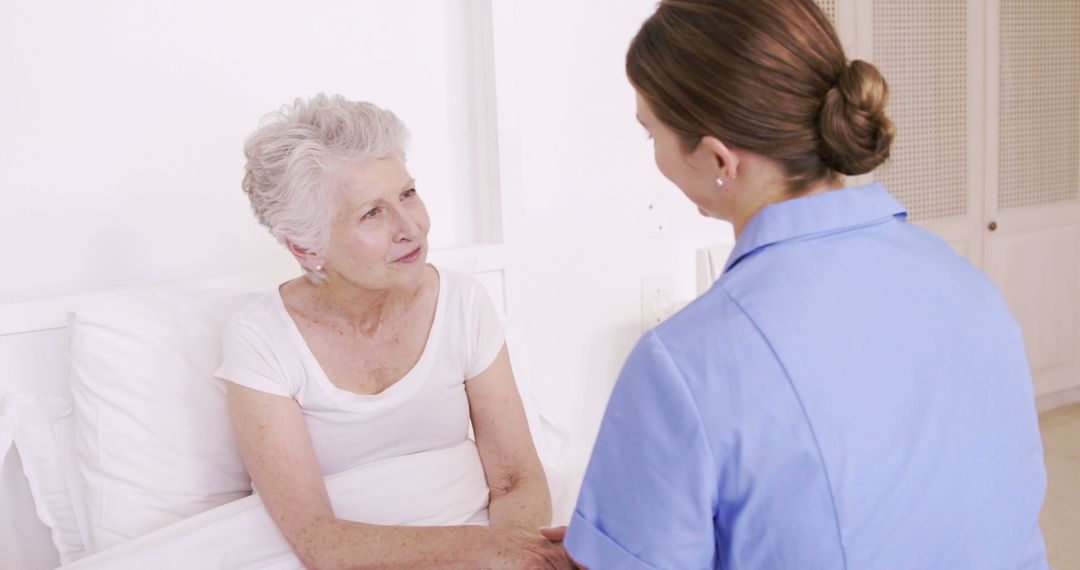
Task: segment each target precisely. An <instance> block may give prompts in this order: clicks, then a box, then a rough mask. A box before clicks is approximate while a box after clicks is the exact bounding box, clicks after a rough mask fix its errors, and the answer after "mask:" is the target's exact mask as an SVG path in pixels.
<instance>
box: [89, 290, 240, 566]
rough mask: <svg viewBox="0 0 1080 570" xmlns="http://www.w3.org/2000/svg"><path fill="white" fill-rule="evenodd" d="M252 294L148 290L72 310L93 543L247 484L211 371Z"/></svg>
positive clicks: (108, 542) (236, 493) (103, 543)
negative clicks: (228, 328)
mask: <svg viewBox="0 0 1080 570" xmlns="http://www.w3.org/2000/svg"><path fill="white" fill-rule="evenodd" d="M254 297H255V294H254V293H238V292H236V291H221V290H216V291H214V290H173V291H151V292H141V293H131V294H125V295H121V296H118V297H115V298H112V299H110V300H107V301H105V302H102V303H99V304H96V305H92V306H87V307H83V308H80V309H78V310H76V311H74V312H73V313H72V314H71V315H70V317H69V327H70V332H71V366H72V368H71V370H72V377H71V389H72V396H73V409H74V418H75V451H76V457H77V461H78V467H79V472H80V473H81V475H82V477H83V479H84V481H83V484H84V485H85V489H84V491H85V493H84V495H85V497H86V505H85V508H86V513H87V523H88V540H89V544H88V545H87V546H88V551H89V552H97V551H100V550H102V549H105V548H108V547H110V546H113V545H115V544H118V543H121V542H124V541H126V540H128V539H131V538H134V537H136V536H139V535H142V534H145V533H147V532H150V531H152V530H155V529H158V528H161V527H164V526H166V525H168V524H170V523H173V522H175V521H179V520H181V519H184V518H187V517H189V516H191V515H194V514H196V513H199V512H202V511H205V510H207V509H210V508H212V507H215V506H217V505H221V504H223V503H227V502H229V501H232V500H234V499H237V498H240V497H243V496H245V495H247V494H249V493H250V491H251V481H250V479H249V478H248V476H247V473H246V471H245V470H244V465H243V461H242V460H241V457H240V453H239V451H238V449H237V446H236V442H235V440H234V438H233V434H232V429H231V426H230V425H229V419H228V411H227V408H226V401H225V388H224V386H223V384H222V382H221V380H218V379H215V378H214V377H213V372H214V370H215V369H216V368H217V367H218V365H219V364H220V363H221V335H222V331H223V329H224V326H225V322H226V321H227V320H228V318H229V317H230V316H231V315H232V314H233V313H234V312H235V311H236V310H237V309H239V308H240V307H241V306H243V305H244V304H246V303H248V302H249V301H250V300H251V299H253V298H254Z"/></svg>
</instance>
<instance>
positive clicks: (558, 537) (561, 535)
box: [540, 525, 589, 570]
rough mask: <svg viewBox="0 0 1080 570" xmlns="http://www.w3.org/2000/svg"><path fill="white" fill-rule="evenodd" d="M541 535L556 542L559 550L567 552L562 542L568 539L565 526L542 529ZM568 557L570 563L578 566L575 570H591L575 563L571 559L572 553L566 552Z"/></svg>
mask: <svg viewBox="0 0 1080 570" xmlns="http://www.w3.org/2000/svg"><path fill="white" fill-rule="evenodd" d="M540 534H542V535H544V538H546V539H548V540H550V541H551V542H554V543H556V544H558V545H559V548H562V550H563V552H566V547H564V546H563V545H562V541H563V540H565V539H566V526H565V525H564V526H556V527H552V528H542V529H540ZM566 557H567V558H569V559H570V561H571V562H573V563H574V564H575V565H576V566H574V567H575V568H580V569H581V570H589V569H588V568H586V567H584V566H582V565H581V564H578V563H577V562H576V561H574V559H573V558H570V553H569V552H566Z"/></svg>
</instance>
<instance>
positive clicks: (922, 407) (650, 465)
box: [566, 184, 1047, 570]
mask: <svg viewBox="0 0 1080 570" xmlns="http://www.w3.org/2000/svg"><path fill="white" fill-rule="evenodd" d="M1045 487H1046V472H1045V468H1044V466H1043V460H1042V444H1041V441H1040V438H1039V431H1038V421H1037V418H1036V415H1035V405H1034V397H1033V394H1032V385H1031V377H1030V373H1029V371H1028V366H1027V360H1026V357H1025V355H1024V345H1023V341H1022V338H1021V335H1020V330H1019V328H1018V327H1017V325H1016V323H1015V321H1014V320H1013V319H1012V317H1011V316H1010V314H1009V312H1008V309H1007V308H1006V306H1005V304H1004V302H1003V300H1002V299H1001V296H1000V294H999V293H998V291H997V289H996V288H995V287H994V286H993V284H991V282H990V281H989V280H988V279H987V278H986V276H985V275H984V274H983V273H982V272H980V271H979V270H978V269H976V268H974V267H972V266H971V265H970V264H968V263H967V262H966V261H965V260H964V259H963V258H961V257H959V256H957V255H956V254H955V253H953V252H952V250H951V249H950V248H949V247H948V246H947V245H946V244H945V243H944V242H943V241H942V240H941V239H939V238H938V237H936V236H934V235H933V234H931V233H929V232H926V231H924V230H922V229H920V228H918V227H916V226H912V225H910V224H908V223H907V222H906V213H905V212H904V210H903V208H902V207H901V206H900V205H899V204H898V203H897V202H896V201H895V200H893V199H892V198H891V197H890V196H889V194H888V193H887V192H886V191H885V190H884V189H883V188H882V187H881V186H879V185H877V184H872V185H869V186H864V187H861V188H852V189H845V190H834V191H829V192H825V193H821V194H816V195H813V196H809V197H805V198H799V199H794V200H788V201H784V202H781V203H778V204H773V205H771V206H768V207H766V208H765V209H763V210H762V211H761V212H759V213H758V214H757V215H756V216H754V217H753V218H752V219H751V220H750V222H749V223H748V224H747V226H746V228H745V229H744V231H743V232H742V234H741V235H740V236H739V239H738V242H737V243H736V246H735V250H734V251H733V253H732V255H731V259H730V260H729V261H728V264H727V267H726V268H725V271H724V274H723V275H722V276H721V278H720V279H719V281H717V283H716V284H715V285H714V286H713V287H712V288H711V289H710V290H709V291H708V292H707V293H706V294H705V295H703V296H702V297H700V298H698V299H697V300H695V301H694V302H693V303H691V304H690V305H688V306H687V307H686V308H685V309H683V310H682V311H680V312H679V313H678V314H676V315H674V316H673V317H671V318H670V319H668V320H667V321H666V322H664V323H663V324H661V325H660V326H658V327H656V328H655V329H654V330H652V331H651V332H649V333H647V334H646V335H644V336H643V337H642V339H641V340H640V341H639V342H638V344H637V346H636V347H635V348H634V350H633V352H632V353H631V354H630V356H629V358H628V360H627V362H626V365H625V366H624V368H623V371H622V373H621V375H620V376H619V380H618V382H617V383H616V385H615V389H614V392H613V393H612V396H611V400H610V402H609V403H608V408H607V412H606V413H605V416H604V420H603V423H602V425H601V428H600V434H599V436H598V438H597V441H596V446H595V448H594V450H593V454H592V459H591V461H590V463H589V468H588V472H587V473H586V476H585V481H584V484H583V486H582V490H581V495H580V496H579V498H578V503H577V509H576V511H575V513H574V516H573V520H572V521H571V523H570V529H569V531H568V534H567V539H566V547H567V549H568V550H569V552H570V554H571V555H572V556H573V557H574V558H575V559H576V560H577V561H578V562H580V563H581V564H584V565H585V566H588V567H590V568H592V569H593V570H601V569H606V568H618V569H634V568H671V569H678V570H690V569H696V568H732V569H743V568H749V569H788V568H791V569H798V570H812V569H828V570H837V569H844V568H848V569H886V570H889V569H897V570H918V569H924V568H925V569H945V568H947V569H950V570H959V569H972V570H992V569H997V568H1001V569H1009V570H1016V569H1021V568H1022V569H1028V568H1038V569H1043V568H1047V562H1046V552H1045V547H1044V545H1043V539H1042V534H1041V532H1040V530H1039V526H1038V523H1039V511H1040V509H1041V507H1042V501H1043V495H1044V493H1045Z"/></svg>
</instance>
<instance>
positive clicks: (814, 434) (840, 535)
mask: <svg viewBox="0 0 1080 570" xmlns="http://www.w3.org/2000/svg"><path fill="white" fill-rule="evenodd" d="M717 286H718V287H719V289H720V290H721V291H723V292H724V295H726V296H727V298H728V299H730V300H731V302H732V303H733V304H734V305H735V307H736V308H738V309H739V313H741V314H742V315H743V316H744V317H746V320H747V321H749V322H750V324H751V325H753V327H754V330H755V331H757V333H758V335H759V336H761V340H762V342H764V343H765V346H767V347H769V352H771V353H772V355H773V358H775V359H776V362H777V364H779V365H780V369H781V370H783V371H784V377H785V378H787V381H788V386H789V387H790V388H791V391H792V393H793V394H794V395H795V400H796V401H797V402H799V409H801V410H802V413H803V419H804V420H805V421H806V426H807V428H809V430H810V437H812V438H813V440H814V447H815V448H816V449H817V453H818V461H819V462H820V464H821V470H822V472H823V473H824V474H825V485H826V486H827V487H828V489H829V502H830V503H832V508H833V521H834V522H835V523H836V540H837V542H838V543H839V544H840V555H841V556H842V557H843V560H844V568H847V567H848V560H847V547H846V545H845V544H844V535H843V533H842V532H841V530H840V510H839V509H838V508H837V506H836V493H835V491H834V490H833V483H832V477H830V476H829V469H828V468H827V467H826V465H825V454H824V453H822V451H821V442H820V441H818V436H817V432H816V431H815V430H814V424H813V422H811V421H810V415H809V414H808V413H807V411H806V406H805V405H804V404H803V401H802V398H801V397H799V391H798V390H797V389H796V388H795V383H794V382H792V381H791V373H789V372H788V369H787V366H785V365H784V361H783V359H781V358H780V355H779V354H777V352H776V349H775V348H774V347H773V345H772V342H770V341H769V338H768V337H767V336H765V332H764V331H762V330H761V327H759V326H758V324H757V322H755V321H754V319H753V317H751V316H750V313H748V312H746V309H744V308H743V306H742V305H741V304H740V303H739V301H738V300H736V299H735V297H734V295H732V294H731V292H730V291H728V290H727V287H725V286H724V284H723V283H719V282H718V283H717Z"/></svg>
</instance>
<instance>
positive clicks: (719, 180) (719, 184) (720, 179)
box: [716, 176, 724, 188]
mask: <svg viewBox="0 0 1080 570" xmlns="http://www.w3.org/2000/svg"><path fill="white" fill-rule="evenodd" d="M716 187H717V188H723V187H724V177H723V176H718V177H716Z"/></svg>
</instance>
